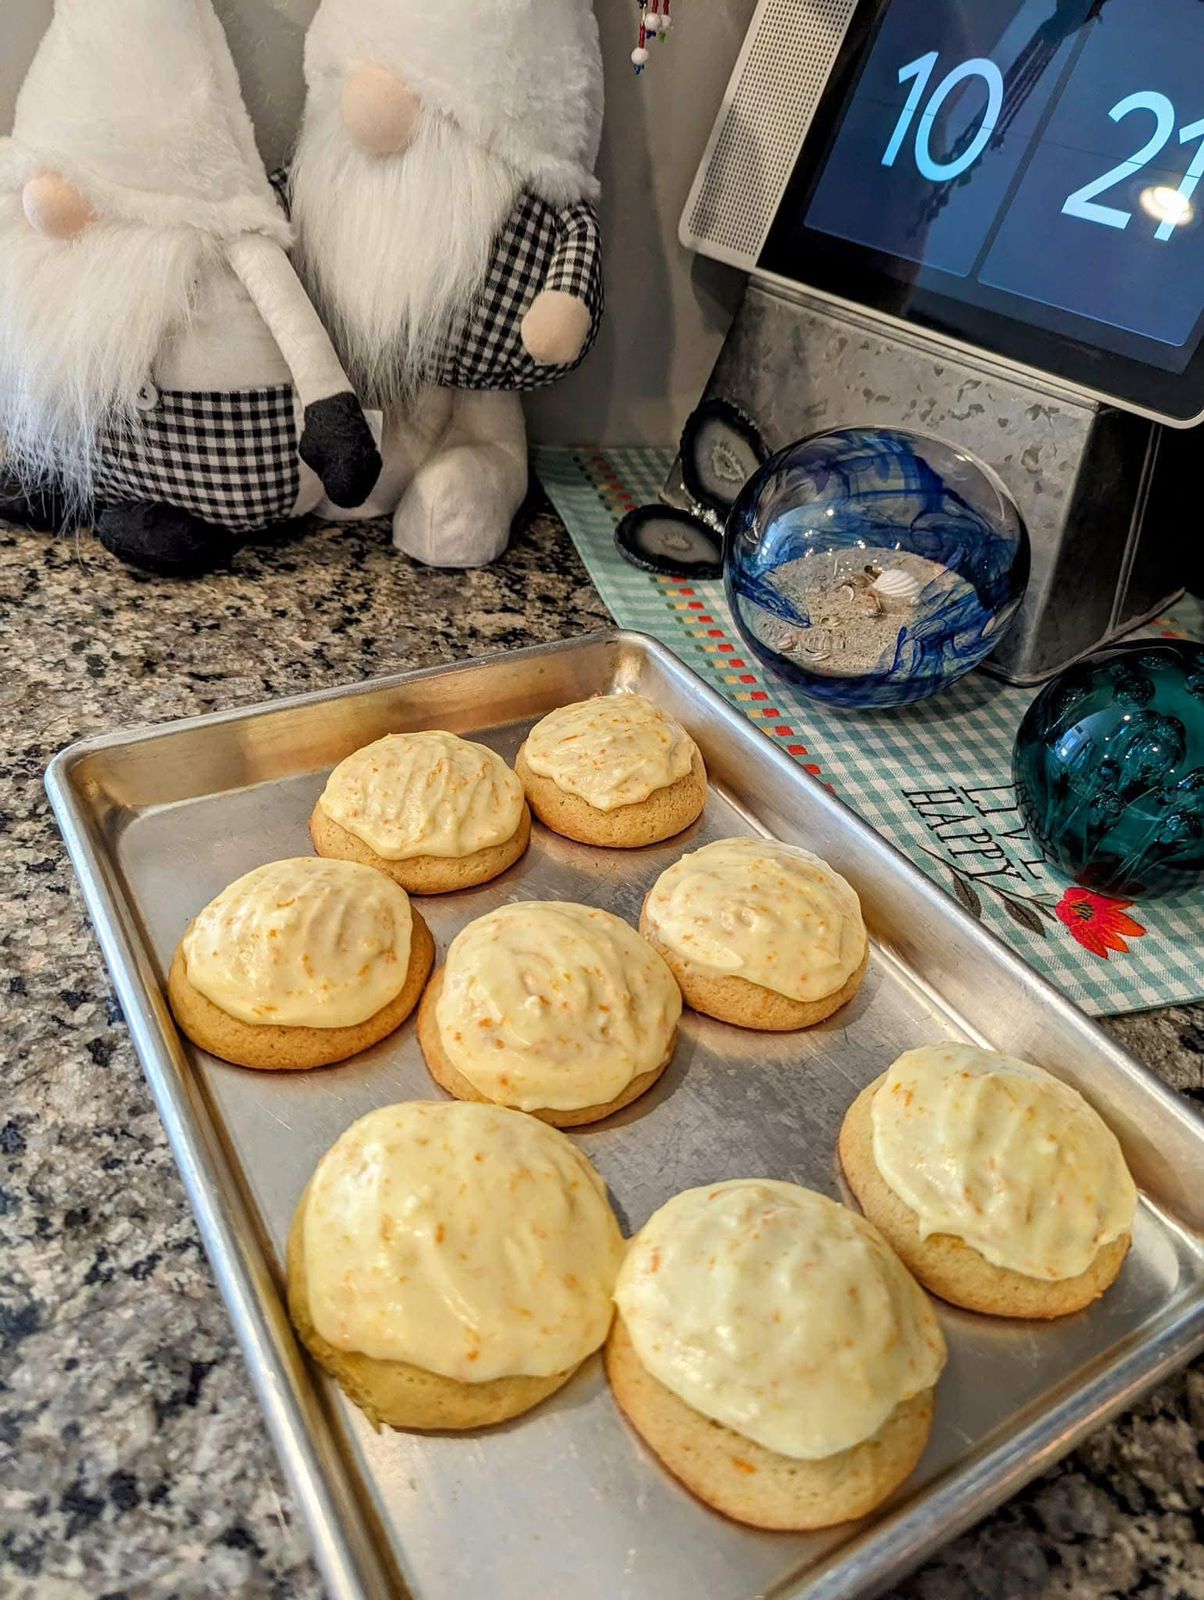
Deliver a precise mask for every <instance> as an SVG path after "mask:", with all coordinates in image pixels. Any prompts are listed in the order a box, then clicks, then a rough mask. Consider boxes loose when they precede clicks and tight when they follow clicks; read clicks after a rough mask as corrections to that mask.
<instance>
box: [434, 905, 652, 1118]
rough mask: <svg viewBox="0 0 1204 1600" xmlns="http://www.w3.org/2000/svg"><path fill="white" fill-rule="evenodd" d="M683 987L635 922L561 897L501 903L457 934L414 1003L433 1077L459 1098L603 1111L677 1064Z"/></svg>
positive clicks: (563, 1112) (574, 1112)
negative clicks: (672, 1062) (444, 960)
mask: <svg viewBox="0 0 1204 1600" xmlns="http://www.w3.org/2000/svg"><path fill="white" fill-rule="evenodd" d="M680 1017H681V993H680V991H679V989H678V987H677V984H676V982H675V981H674V978H673V974H672V973H671V972H670V971H669V968H668V967H667V966H666V965H665V963H664V962H663V961H662V960H661V958H660V956H658V955H657V953H656V951H655V950H653V949H652V948H651V947H650V946H649V945H648V944H647V943H646V942H645V941H644V940H643V939H641V938H640V936H639V934H638V933H636V931H635V929H634V928H632V927H629V926H628V924H627V923H626V922H624V921H623V920H622V919H621V918H620V917H616V916H612V914H611V913H610V912H609V911H599V910H597V909H596V908H594V907H592V906H578V905H571V904H567V903H564V902H560V901H530V902H526V903H523V904H519V905H508V906H501V907H500V908H499V909H498V910H496V911H491V912H490V913H489V914H488V915H487V916H484V917H480V918H478V919H477V921H476V922H470V923H469V924H468V926H467V927H466V928H465V929H464V930H463V931H462V932H461V933H459V934H458V935H457V936H456V938H455V939H453V941H452V944H451V948H450V949H449V950H448V952H447V963H446V965H445V966H443V967H442V968H440V970H439V971H438V972H437V973H436V974H435V976H434V978H433V979H432V981H431V983H430V986H429V987H428V989H427V991H426V994H425V996H424V997H423V1002H422V1006H421V1009H420V1011H419V1014H418V1038H419V1041H420V1042H421V1044H422V1050H423V1054H424V1055H425V1056H426V1061H427V1066H428V1067H429V1068H430V1071H431V1076H432V1077H433V1078H434V1079H435V1081H436V1083H438V1084H440V1085H441V1086H442V1087H443V1088H444V1089H446V1090H447V1091H448V1093H449V1094H454V1095H455V1096H456V1098H457V1099H460V1100H481V1101H486V1102H489V1103H491V1104H494V1105H506V1106H512V1107H514V1108H515V1109H516V1110H520V1111H529V1112H531V1113H532V1114H533V1115H534V1116H536V1117H540V1118H542V1119H543V1120H544V1121H545V1122H551V1123H554V1124H555V1125H556V1126H558V1127H572V1126H575V1125H577V1124H579V1123H583V1122H596V1121H597V1120H598V1119H599V1118H600V1117H606V1116H609V1115H610V1113H611V1112H612V1111H617V1110H619V1108H620V1107H621V1106H625V1105H629V1104H630V1103H631V1101H632V1100H635V1099H636V1098H637V1097H638V1096H639V1095H641V1094H643V1093H644V1091H645V1090H647V1089H650V1088H651V1087H652V1085H653V1084H654V1083H655V1082H656V1080H657V1079H658V1078H659V1077H660V1075H661V1073H662V1072H663V1071H664V1070H665V1068H666V1067H667V1066H668V1064H669V1060H670V1058H671V1056H672V1054H673V1047H674V1044H675V1042H676V1039H677V1024H678V1020H679V1019H680Z"/></svg>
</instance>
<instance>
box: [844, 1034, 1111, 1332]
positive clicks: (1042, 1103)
mask: <svg viewBox="0 0 1204 1600" xmlns="http://www.w3.org/2000/svg"><path fill="white" fill-rule="evenodd" d="M840 1162H841V1165H842V1167H843V1168H844V1172H845V1176H846V1177H847V1179H848V1181H849V1186H850V1187H851V1188H852V1190H853V1193H854V1194H855V1195H856V1196H857V1199H858V1200H859V1202H860V1203H861V1207H862V1210H863V1211H864V1212H865V1214H866V1216H867V1217H869V1218H870V1220H871V1221H872V1222H874V1223H876V1224H877V1226H878V1227H879V1228H881V1230H882V1232H883V1233H884V1234H885V1235H886V1237H887V1238H888V1239H889V1240H890V1242H891V1244H892V1245H893V1246H894V1248H895V1250H896V1251H898V1253H899V1255H900V1256H901V1257H902V1258H903V1260H904V1261H905V1262H906V1263H907V1265H908V1266H909V1267H910V1268H911V1270H912V1271H913V1272H914V1273H915V1275H916V1277H917V1278H919V1280H920V1282H921V1283H923V1284H926V1285H927V1287H928V1288H929V1289H931V1290H932V1292H933V1293H934V1294H939V1295H940V1296H941V1298H942V1299H944V1300H949V1301H952V1303H953V1304H954V1305H959V1306H965V1307H967V1309H969V1310H970V1311H985V1312H989V1313H991V1314H992V1315H994V1316H1001V1317H1061V1316H1065V1315H1066V1314H1067V1313H1068V1312H1071V1311H1078V1310H1080V1309H1081V1308H1082V1307H1083V1306H1086V1305H1089V1304H1090V1303H1091V1302H1092V1301H1093V1300H1095V1299H1097V1298H1098V1296H1099V1295H1101V1294H1102V1293H1103V1292H1104V1290H1105V1289H1106V1288H1107V1287H1108V1285H1109V1284H1110V1283H1112V1281H1113V1280H1114V1279H1115V1277H1116V1275H1117V1273H1118V1272H1119V1271H1120V1267H1121V1263H1122V1262H1123V1260H1124V1258H1125V1252H1126V1251H1127V1250H1128V1248H1129V1230H1130V1228H1131V1226H1132V1223H1133V1216H1134V1212H1135V1210H1136V1206H1137V1190H1136V1188H1135V1187H1134V1184H1133V1179H1132V1178H1131V1177H1130V1175H1129V1170H1128V1168H1127V1167H1126V1165H1125V1159H1124V1156H1123V1154H1122V1153H1121V1148H1120V1145H1119V1143H1118V1142H1117V1139H1116V1136H1115V1135H1114V1134H1113V1133H1112V1131H1111V1129H1110V1128H1108V1127H1107V1126H1106V1125H1105V1123H1104V1122H1103V1121H1102V1120H1101V1119H1100V1117H1099V1116H1098V1115H1097V1114H1096V1113H1095V1112H1094V1111H1093V1110H1092V1109H1091V1107H1090V1106H1089V1105H1088V1104H1087V1102H1086V1101H1085V1100H1084V1099H1083V1097H1082V1095H1080V1094H1079V1093H1078V1092H1077V1090H1075V1089H1072V1088H1070V1087H1069V1086H1068V1085H1067V1084H1064V1083H1061V1082H1059V1081H1058V1079H1057V1078H1054V1077H1052V1076H1051V1075H1050V1074H1049V1073H1048V1072H1043V1071H1042V1070H1041V1068H1040V1067H1034V1066H1031V1065H1030V1064H1029V1063H1028V1062H1027V1061H1018V1060H1016V1059H1015V1057H1013V1056H1006V1055H997V1054H995V1052H994V1051H991V1050H979V1049H977V1048H975V1047H974V1046H973V1045H965V1044H942V1045H929V1046H926V1047H925V1048H923V1049H920V1050H909V1051H908V1052H907V1053H906V1055H902V1056H900V1057H899V1059H898V1060H897V1061H896V1062H895V1064H894V1065H893V1066H892V1067H891V1068H890V1069H889V1071H887V1072H886V1073H884V1074H883V1075H882V1077H880V1078H877V1079H875V1081H874V1082H873V1083H871V1084H870V1086H869V1088H868V1089H865V1090H864V1091H863V1092H862V1093H861V1094H860V1095H859V1096H858V1097H857V1099H856V1100H855V1101H854V1102H853V1104H852V1106H851V1107H850V1108H849V1111H848V1114H847V1115H846V1117H845V1119H844V1125H843V1127H842V1128H841V1130H840Z"/></svg>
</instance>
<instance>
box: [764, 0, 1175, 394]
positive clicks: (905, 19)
mask: <svg viewBox="0 0 1204 1600" xmlns="http://www.w3.org/2000/svg"><path fill="white" fill-rule="evenodd" d="M1202 179H1204V0H876V3H871V0H863V3H862V6H861V8H860V9H859V12H858V16H857V19H856V20H855V23H854V27H853V29H852V30H851V33H850V38H849V40H847V41H846V45H845V50H844V53H843V56H842V60H841V62H840V63H839V64H838V67H837V70H836V72H835V73H834V74H833V77H832V80H831V83H830V85H829V90H828V93H827V95H826V96H825V100H824V103H823V104H822V105H821V107H820V111H819V114H818V115H817V117H816V120H815V122H814V123H813V126H812V129H811V132H810V134H809V135H808V137H807V140H806V142H805V144H804V147H803V151H802V154H801V156H800V159H799V163H798V166H797V167H796V170H795V174H794V177H793V179H792V180H791V183H790V186H789V188H788V190H787V193H786V196H785V198H784V200H783V203H782V205H781V207H780V208H779V212H778V217H777V220H776V222H775V224H774V227H773V229H772V231H771V233H770V237H769V240H768V242H767V244H766V248H765V251H764V253H763V255H762V259H761V265H762V266H763V267H765V268H766V269H767V270H769V271H771V272H775V273H778V274H784V275H785V276H787V277H793V278H795V279H797V280H799V281H803V282H814V283H815V284H816V286H817V287H820V288H826V289H829V290H831V291H832V292H835V293H837V294H841V295H843V296H845V297H847V298H852V299H855V300H856V299H861V300H864V301H866V302H867V303H872V304H874V305H876V306H878V307H879V308H884V309H887V310H890V311H892V312H893V313H894V314H896V315H900V316H903V317H904V318H906V319H907V320H910V321H914V322H919V323H924V324H927V325H929V326H934V327H939V328H941V329H943V330H945V331H948V332H951V333H953V334H955V335H956V336H958V337H961V338H963V339H966V340H968V341H969V342H971V343H977V344H980V345H982V346H984V347H985V348H988V349H994V350H998V351H1000V352H1001V353H1003V354H1006V355H1008V356H1010V357H1012V358H1013V359H1017V360H1021V361H1024V362H1025V363H1026V364H1028V365H1033V366H1038V367H1041V368H1043V369H1045V370H1049V371H1052V372H1053V373H1055V374H1060V375H1062V376H1065V377H1068V378H1070V379H1072V380H1073V381H1075V382H1078V383H1080V384H1084V385H1086V386H1088V387H1092V388H1096V389H1100V390H1102V391H1103V392H1106V393H1110V394H1116V395H1118V397H1119V398H1121V399H1122V401H1123V400H1125V399H1128V400H1130V401H1131V402H1132V403H1134V404H1135V405H1138V406H1141V407H1142V408H1146V409H1158V410H1166V411H1167V412H1168V413H1169V414H1171V415H1172V416H1175V417H1177V418H1179V419H1182V418H1184V417H1187V416H1192V415H1195V414H1198V412H1199V411H1200V410H1204V373H1202V372H1201V370H1200V361H1199V357H1200V345H1201V331H1202V319H1204V182H1202V181H1201V180H1202ZM1197 402H1199V403H1197Z"/></svg>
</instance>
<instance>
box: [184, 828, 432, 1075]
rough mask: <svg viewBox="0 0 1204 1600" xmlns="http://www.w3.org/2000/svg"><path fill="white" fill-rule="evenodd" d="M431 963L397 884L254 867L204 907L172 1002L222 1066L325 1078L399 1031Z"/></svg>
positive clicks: (333, 869) (307, 865) (340, 869)
mask: <svg viewBox="0 0 1204 1600" xmlns="http://www.w3.org/2000/svg"><path fill="white" fill-rule="evenodd" d="M434 958H435V946H434V941H433V940H432V938H431V935H430V932H429V930H428V929H427V926H426V924H425V922H423V920H422V918H421V917H420V916H419V915H418V913H417V912H416V911H415V910H414V909H413V907H412V906H411V905H410V902H409V899H408V897H407V896H406V894H405V892H404V890H402V889H400V888H398V886H397V885H396V884H395V883H391V882H390V881H389V880H388V879H387V878H384V877H382V876H381V875H380V873H378V872H373V871H372V870H371V868H369V867H364V866H357V865H354V864H353V863H351V862H349V861H322V860H319V859H316V858H314V857H313V856H299V857H297V858H295V859H292V860H288V861H272V862H269V863H268V864H267V865H266V866H262V867H256V868H255V870H254V871H253V872H248V873H246V874H245V876H243V877H241V878H239V879H238V881H237V882H236V883H232V884H231V885H230V886H229V888H227V889H224V890H223V891H222V893H221V894H219V895H218V896H217V898H216V899H215V900H212V901H211V902H210V903H209V905H207V906H206V907H205V909H204V910H203V911H202V912H201V913H200V914H199V915H198V916H197V917H196V919H195V920H194V921H193V922H192V924H191V925H190V926H189V928H188V930H187V932H186V933H185V935H184V937H183V939H182V940H181V941H180V944H179V948H178V949H177V950H176V954H175V958H174V960H173V961H172V965H171V973H170V975H169V978H168V995H169V998H170V1000H171V1008H172V1011H173V1012H174V1014H175V1018H176V1021H177V1022H178V1023H179V1025H180V1027H181V1028H182V1029H183V1031H184V1032H185V1033H186V1034H187V1035H188V1037H189V1038H190V1039H191V1040H192V1041H193V1042H194V1043H195V1044H198V1045H200V1047H201V1048H202V1049H203V1050H208V1051H209V1052H210V1053H211V1054H212V1055H216V1056H220V1057H221V1058H222V1060H224V1061H232V1062H234V1063H235V1064H236V1065H238V1066H243V1067H259V1068H262V1069H265V1070H271V1069H276V1068H304V1067H320V1066H327V1065H329V1064H331V1063H332V1062H335V1061H342V1060H345V1059H346V1057H348V1056H352V1055H355V1054H356V1053H357V1052H358V1051H360V1050H365V1049H367V1048H368V1046H369V1045H372V1044H375V1043H376V1042H377V1041H378V1040H380V1039H383V1038H384V1037H385V1035H386V1034H389V1033H392V1032H393V1030H394V1028H397V1027H399V1026H400V1025H401V1023H402V1022H404V1021H405V1019H406V1017H408V1016H409V1014H410V1012H411V1011H412V1010H413V1009H414V1006H415V1005H416V1004H417V1002H418V996H419V995H420V994H421V992H422V987H423V985H424V984H425V982H426V980H427V977H428V976H429V974H430V970H431V966H432V964H433V962H434Z"/></svg>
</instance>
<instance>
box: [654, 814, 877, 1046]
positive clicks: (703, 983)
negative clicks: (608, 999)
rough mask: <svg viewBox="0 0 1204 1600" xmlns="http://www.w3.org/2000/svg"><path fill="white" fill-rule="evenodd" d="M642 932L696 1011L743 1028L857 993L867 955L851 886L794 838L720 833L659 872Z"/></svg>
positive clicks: (821, 1014) (783, 1021)
mask: <svg viewBox="0 0 1204 1600" xmlns="http://www.w3.org/2000/svg"><path fill="white" fill-rule="evenodd" d="M640 932H641V933H642V934H643V935H644V937H645V938H646V939H647V940H648V942H649V943H650V944H651V945H652V946H653V947H654V948H655V949H657V950H659V951H660V953H661V955H663V956H664V958H665V960H666V961H667V962H668V963H669V965H670V967H671V968H672V969H673V976H674V977H675V978H676V979H677V981H678V983H679V984H680V985H681V991H682V994H683V995H684V996H685V1001H686V1004H687V1005H689V1006H692V1007H693V1008H694V1010H695V1011H702V1012H705V1013H706V1015H707V1016H709V1017H718V1019H719V1020H720V1021H721V1022H734V1023H736V1024H737V1025H738V1026H739V1027H742V1028H764V1029H767V1030H772V1031H775V1032H781V1031H786V1030H789V1029H793V1028H809V1027H811V1026H812V1024H814V1023H816V1022H822V1021H823V1019H824V1018H825V1017H830V1016H831V1015H832V1013H833V1012H834V1011H838V1010H839V1009H840V1007H841V1006H843V1005H845V1004H846V1003H847V1002H848V1001H849V1000H851V999H852V998H853V996H854V995H855V994H856V992H857V989H858V987H859V985H860V983H861V980H862V978H863V977H864V976H865V969H866V966H867V964H868V962H869V945H868V942H867V940H866V934H865V924H864V923H863V922H862V920H861V903H860V901H859V900H858V898H857V894H856V891H855V890H854V889H853V888H852V887H851V885H849V884H848V883H846V882H845V880H844V879H843V878H842V877H841V876H840V874H839V873H838V872H836V871H834V870H833V868H831V867H830V866H828V864H827V862H826V861H821V860H820V859H819V857H818V856H813V855H812V854H811V853H810V851H808V850H802V849H800V848H799V847H798V846H797V845H792V844H779V843H778V841H777V840H776V839H719V840H717V841H716V842H715V843H714V844H708V845H704V846H703V847H702V849H701V850H695V851H694V852H693V853H692V854H690V855H686V856H683V857H682V858H681V860H680V861H677V862H675V863H674V864H673V866H671V867H670V868H669V869H668V870H667V871H666V872H663V873H662V874H661V876H660V877H659V878H658V879H657V881H656V883H655V884H654V885H653V887H652V889H651V890H650V892H649V894H648V897H647V898H646V900H645V901H644V910H643V914H642V915H641V917H640Z"/></svg>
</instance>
